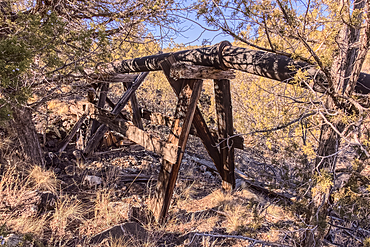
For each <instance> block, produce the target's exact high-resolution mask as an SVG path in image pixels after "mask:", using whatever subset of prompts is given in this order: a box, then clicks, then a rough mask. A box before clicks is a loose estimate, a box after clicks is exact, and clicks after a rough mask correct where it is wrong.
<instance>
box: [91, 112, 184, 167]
mask: <svg viewBox="0 0 370 247" xmlns="http://www.w3.org/2000/svg"><path fill="white" fill-rule="evenodd" d="M115 117H116V115H114V114H112V113H109V112H107V111H104V110H101V109H97V110H96V113H95V114H94V115H93V116H92V118H94V119H96V120H97V121H99V122H100V123H101V124H103V125H106V126H107V127H109V128H110V129H111V130H114V131H116V132H118V133H121V134H122V135H124V136H126V137H127V138H128V139H129V140H130V141H133V142H135V143H137V144H139V145H140V146H142V147H144V148H145V149H146V150H148V151H152V152H154V153H156V154H159V155H161V156H162V157H163V159H165V160H167V161H169V162H171V163H175V162H176V160H177V159H176V156H177V149H178V148H177V145H174V144H171V143H167V142H164V141H161V140H160V139H158V138H156V137H153V136H151V135H150V134H148V133H146V132H145V131H144V130H141V129H139V128H138V127H136V126H135V125H133V124H132V123H129V122H128V121H125V120H123V119H116V118H115Z"/></svg>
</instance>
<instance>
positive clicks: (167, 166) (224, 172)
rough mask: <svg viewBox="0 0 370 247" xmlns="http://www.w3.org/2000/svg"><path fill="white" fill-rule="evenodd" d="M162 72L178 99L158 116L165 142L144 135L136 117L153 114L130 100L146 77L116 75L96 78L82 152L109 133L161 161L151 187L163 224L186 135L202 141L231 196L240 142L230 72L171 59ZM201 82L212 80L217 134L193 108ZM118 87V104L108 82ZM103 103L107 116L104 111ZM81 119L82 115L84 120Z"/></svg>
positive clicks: (91, 148)
mask: <svg viewBox="0 0 370 247" xmlns="http://www.w3.org/2000/svg"><path fill="white" fill-rule="evenodd" d="M160 66H161V68H162V71H163V73H164V74H165V76H166V78H167V80H168V82H169V83H170V85H171V87H172V89H173V91H174V92H175V94H176V95H177V97H178V102H177V105H176V110H175V115H174V117H173V118H168V117H167V118H166V117H163V116H161V120H160V121H158V122H160V123H161V124H165V125H168V126H169V125H170V126H171V133H170V135H169V137H168V140H167V141H161V140H159V139H158V138H155V137H152V136H151V135H149V134H148V133H147V132H145V131H144V128H143V124H142V121H141V118H146V119H151V120H155V119H156V120H158V115H156V114H153V113H151V112H148V111H140V109H139V106H138V102H137V99H136V96H135V91H136V89H138V88H139V86H140V85H141V83H142V82H143V81H144V79H145V77H146V75H147V74H148V72H142V73H141V74H140V75H138V76H133V75H131V74H130V75H128V74H127V75H125V74H117V75H113V76H110V78H105V80H101V79H100V81H99V82H100V83H99V86H98V88H99V89H100V90H99V91H100V95H99V101H98V103H97V108H96V111H95V114H94V115H93V116H92V117H93V119H94V121H93V123H92V126H91V132H90V137H89V140H88V141H87V143H86V147H85V149H84V150H83V153H84V155H89V154H91V153H92V152H93V151H94V149H95V148H96V146H97V144H98V143H99V142H100V140H101V138H102V137H103V135H104V133H105V132H106V131H107V130H108V129H109V128H110V129H112V130H114V131H117V132H119V133H121V134H123V135H125V136H126V137H127V138H128V139H130V140H131V141H133V142H135V143H137V144H139V145H141V146H143V147H144V148H145V149H146V150H149V151H153V152H155V153H157V154H160V155H161V156H162V157H163V162H162V166H161V170H160V174H159V177H158V182H157V186H156V196H155V203H154V204H153V205H154V206H153V208H152V211H153V214H154V216H155V218H156V220H157V221H158V222H159V223H164V222H165V219H166V215H167V212H168V209H169V206H170V202H171V199H172V194H173V190H174V188H175V184H176V180H177V176H178V172H179V169H180V165H181V161H182V158H183V155H184V152H185V147H186V143H187V140H188V136H189V134H190V133H192V134H196V135H197V136H198V137H199V138H200V139H201V140H202V142H203V144H204V146H205V148H206V150H207V152H208V154H209V156H210V157H211V159H212V160H213V162H214V164H215V166H216V168H217V170H218V172H219V174H220V176H221V178H222V187H223V189H224V190H226V191H231V190H232V189H233V188H234V186H235V176H234V148H242V146H243V140H242V138H241V137H232V136H233V129H234V128H233V119H232V107H231V95H230V79H233V78H235V75H234V72H233V71H231V70H226V71H225V70H219V69H215V68H212V67H205V66H195V65H190V64H184V63H178V62H176V61H175V58H174V57H173V56H170V57H168V58H166V59H165V60H163V61H162V62H161V63H160ZM203 79H213V80H214V90H215V101H216V113H217V126H218V132H217V133H216V134H212V133H211V131H210V129H209V128H208V126H207V124H206V122H205V120H204V118H203V116H202V114H201V111H200V110H199V108H198V107H197V103H198V101H199V97H200V94H201V91H202V84H203ZM114 82H121V83H123V85H124V87H125V88H126V89H127V90H126V92H125V93H124V94H123V95H122V97H121V99H120V100H119V101H118V103H117V104H114V103H113V102H112V101H111V100H110V99H109V97H108V96H107V92H108V88H109V83H114ZM129 100H130V101H131V108H132V111H133V116H132V121H133V123H131V122H130V121H128V120H127V119H125V116H124V115H122V113H121V110H122V109H123V108H124V107H125V105H126V104H127V103H128V101H129ZM105 102H107V103H108V104H109V105H110V107H112V109H113V110H112V111H111V112H108V111H106V110H103V109H102V108H103V107H104V104H105ZM85 117H86V116H85Z"/></svg>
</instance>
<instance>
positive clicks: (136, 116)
mask: <svg viewBox="0 0 370 247" xmlns="http://www.w3.org/2000/svg"><path fill="white" fill-rule="evenodd" d="M122 84H123V86H124V87H126V88H127V89H128V88H130V87H131V86H132V82H122ZM130 101H131V108H132V122H133V123H134V125H135V126H136V127H138V128H139V129H142V130H144V126H143V122H142V121H141V114H140V109H139V104H138V102H137V98H136V94H135V93H133V94H132V95H131V98H130Z"/></svg>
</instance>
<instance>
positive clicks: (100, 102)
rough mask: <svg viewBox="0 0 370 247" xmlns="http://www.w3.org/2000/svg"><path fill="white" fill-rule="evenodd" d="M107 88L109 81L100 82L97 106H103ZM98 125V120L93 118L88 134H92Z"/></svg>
mask: <svg viewBox="0 0 370 247" xmlns="http://www.w3.org/2000/svg"><path fill="white" fill-rule="evenodd" d="M108 89H109V83H106V82H103V83H101V85H100V93H99V100H98V103H97V105H96V106H97V107H98V108H104V105H105V101H106V99H107V94H108ZM99 126H100V124H99V122H98V121H96V120H95V119H94V120H93V123H92V125H91V129H90V136H93V135H94V133H95V131H96V130H97V129H98V128H99Z"/></svg>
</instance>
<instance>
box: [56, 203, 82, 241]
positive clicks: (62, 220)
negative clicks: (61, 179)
mask: <svg viewBox="0 0 370 247" xmlns="http://www.w3.org/2000/svg"><path fill="white" fill-rule="evenodd" d="M83 213H84V211H83V207H82V205H81V203H80V202H79V201H78V200H76V199H74V198H69V197H65V198H62V199H59V200H58V202H57V204H56V207H55V210H54V214H53V216H52V219H51V221H50V229H51V230H52V232H53V237H55V238H57V239H61V238H64V237H70V236H68V235H70V234H71V232H68V229H67V228H68V227H69V226H70V224H72V222H74V221H83V220H84V218H83Z"/></svg>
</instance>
